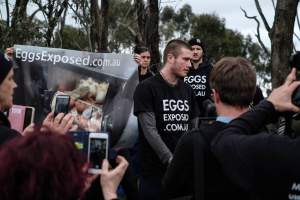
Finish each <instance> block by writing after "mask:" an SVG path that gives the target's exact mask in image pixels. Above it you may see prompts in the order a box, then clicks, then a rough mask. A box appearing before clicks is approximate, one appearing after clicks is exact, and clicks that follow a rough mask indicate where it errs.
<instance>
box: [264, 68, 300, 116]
mask: <svg viewBox="0 0 300 200" xmlns="http://www.w3.org/2000/svg"><path fill="white" fill-rule="evenodd" d="M299 85H300V81H296V69H295V68H293V69H292V71H291V72H290V74H289V75H288V76H287V79H286V81H285V83H284V84H283V85H281V86H280V87H278V88H276V89H274V90H273V91H272V93H271V94H270V96H269V97H268V99H267V100H268V101H270V102H271V103H272V104H273V105H274V107H275V109H276V110H277V111H279V112H285V111H292V112H300V108H299V107H297V106H295V105H294V104H293V103H292V94H293V92H294V90H295V89H296V88H297V87H298V86H299Z"/></svg>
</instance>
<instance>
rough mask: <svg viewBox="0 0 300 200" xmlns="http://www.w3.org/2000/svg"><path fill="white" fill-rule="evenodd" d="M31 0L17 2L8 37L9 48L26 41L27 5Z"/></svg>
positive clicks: (18, 0) (17, 0)
mask: <svg viewBox="0 0 300 200" xmlns="http://www.w3.org/2000/svg"><path fill="white" fill-rule="evenodd" d="M28 1H29V0H16V3H15V7H14V9H13V11H12V17H11V26H10V31H9V36H8V44H7V45H8V46H11V45H14V44H22V43H24V42H25V41H26V37H25V36H24V35H25V34H23V31H24V30H26V24H27V20H26V18H27V13H26V10H27V4H28Z"/></svg>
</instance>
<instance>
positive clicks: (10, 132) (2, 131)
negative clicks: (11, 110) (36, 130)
mask: <svg viewBox="0 0 300 200" xmlns="http://www.w3.org/2000/svg"><path fill="white" fill-rule="evenodd" d="M16 136H21V134H20V133H19V132H18V131H16V130H14V129H11V128H10V122H9V121H8V119H7V117H6V116H5V115H4V113H3V112H0V145H2V144H4V143H5V142H6V141H8V140H10V139H12V138H14V137H16Z"/></svg>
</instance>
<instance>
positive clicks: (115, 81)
mask: <svg viewBox="0 0 300 200" xmlns="http://www.w3.org/2000/svg"><path fill="white" fill-rule="evenodd" d="M14 61H15V80H16V82H17V84H18V87H17V88H16V89H15V94H14V95H15V96H14V99H15V102H14V104H17V105H28V106H32V107H34V108H35V110H36V116H35V122H40V121H42V120H43V119H44V117H45V116H46V114H47V113H49V112H50V111H53V109H54V107H55V101H56V97H57V95H61V94H63V95H68V96H70V108H69V112H70V113H71V114H72V115H73V116H74V117H75V125H76V126H77V129H78V130H82V131H90V132H100V131H107V132H109V133H110V134H111V140H112V141H111V142H112V143H113V144H114V143H116V142H117V141H119V139H120V137H121V136H122V135H123V133H124V132H137V131H135V130H133V129H136V124H135V122H133V121H136V119H135V120H132V117H133V116H132V108H133V92H134V90H135V87H136V85H137V84H138V75H137V64H136V63H135V62H134V60H133V58H132V55H128V54H114V53H91V52H85V51H74V50H67V49H56V48H46V47H36V46H25V45H15V46H14ZM132 123H133V124H132ZM128 126H129V127H128ZM134 137H135V136H134Z"/></svg>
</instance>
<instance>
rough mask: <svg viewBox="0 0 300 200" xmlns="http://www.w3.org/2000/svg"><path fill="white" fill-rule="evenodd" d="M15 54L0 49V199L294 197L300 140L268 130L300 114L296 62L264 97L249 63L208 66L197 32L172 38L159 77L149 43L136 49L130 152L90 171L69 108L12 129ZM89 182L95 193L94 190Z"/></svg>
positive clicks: (234, 60)
mask: <svg viewBox="0 0 300 200" xmlns="http://www.w3.org/2000/svg"><path fill="white" fill-rule="evenodd" d="M12 54H13V50H12V49H10V48H9V49H8V50H7V52H6V54H2V53H0V160H1V162H0V185H1V187H0V199H4V200H6V199H7V200H8V199H49V200H54V199H55V200H58V199H64V200H65V199H66V200H67V199H70V200H71V199H74V200H77V199H87V200H89V199H105V200H113V199H118V194H119V193H120V192H118V190H120V183H121V185H122V186H121V188H122V187H123V189H124V190H127V191H125V194H126V197H127V198H126V197H125V198H126V199H128V200H130V199H140V200H148V199H149V200H160V199H162V200H165V199H195V200H203V199H207V200H215V199H251V200H257V199H259V200H267V199H300V173H299V170H298V168H299V167H300V166H298V158H299V157H300V155H298V154H299V151H298V148H299V147H300V146H299V145H300V144H299V145H298V143H299V139H298V138H291V137H288V136H286V135H278V134H276V133H271V132H269V131H268V130H267V128H266V127H265V126H266V125H267V124H269V123H270V122H275V121H276V120H277V119H278V117H279V116H280V113H283V112H284V113H287V112H289V115H292V114H291V113H299V112H300V108H299V107H297V106H296V105H295V104H293V103H292V98H293V96H295V95H293V94H294V91H295V90H296V88H297V87H298V86H299V85H300V81H297V80H296V70H295V69H294V68H293V70H292V71H291V73H290V74H289V75H288V77H287V79H286V81H285V83H283V85H282V86H280V87H279V88H277V89H275V90H274V91H273V92H272V93H271V94H270V95H269V97H268V98H267V99H264V98H263V96H262V92H261V90H260V89H259V87H258V86H257V83H256V72H255V67H254V66H253V65H252V64H251V62H249V61H248V60H247V59H245V58H243V57H224V58H222V59H221V60H219V61H218V62H216V63H215V64H211V63H210V62H209V59H208V57H207V55H206V51H205V46H204V43H203V41H201V40H200V39H199V38H192V39H191V40H190V41H188V42H185V41H183V40H180V39H174V40H171V41H169V42H168V43H167V45H166V47H165V49H164V52H163V67H162V68H161V70H160V71H159V72H158V73H156V74H154V73H153V72H152V71H151V69H150V63H151V52H150V51H149V49H148V48H147V47H144V46H137V47H136V48H135V49H134V58H133V59H134V60H135V61H136V63H137V64H138V69H137V73H138V77H139V81H140V83H139V84H138V86H137V87H136V89H135V92H134V95H133V97H132V98H133V101H134V115H135V116H136V117H137V122H138V132H139V133H138V139H137V141H136V143H135V145H134V147H133V148H132V151H130V155H126V156H125V157H126V158H125V157H123V156H120V155H118V156H116V157H115V159H114V164H113V165H111V163H109V161H108V160H107V159H104V161H103V162H102V163H100V164H101V165H102V168H101V172H100V175H99V174H98V175H92V174H89V173H88V168H89V163H87V162H86V160H85V159H83V158H82V155H81V154H80V153H79V151H78V149H76V146H75V144H74V141H73V140H72V138H71V136H70V135H69V134H68V133H69V132H71V131H72V128H73V124H74V123H73V121H74V117H73V116H72V115H71V114H64V113H59V114H57V115H54V113H52V112H51V113H49V114H48V115H47V117H46V118H45V119H44V121H43V122H42V123H41V124H30V125H29V126H28V127H27V128H25V129H24V131H23V133H19V132H17V131H15V130H13V129H12V128H11V124H10V122H9V120H8V118H7V115H6V113H5V112H6V111H7V110H8V109H10V108H11V107H12V106H13V95H14V88H16V87H17V84H16V83H15V81H14V69H13V62H12ZM294 65H295V64H293V66H292V67H296V66H294ZM131 158H132V159H131ZM99 162H100V161H99ZM129 165H131V166H130V167H129V168H128V166H129ZM111 166H113V167H111ZM132 168H134V170H133V171H134V173H131V170H132ZM124 180H125V181H124ZM95 185H96V187H97V188H96V190H97V191H100V195H93V194H92V195H91V193H93V191H92V190H94V188H95ZM97 193H98V192H97ZM133 193H134V194H133Z"/></svg>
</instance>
